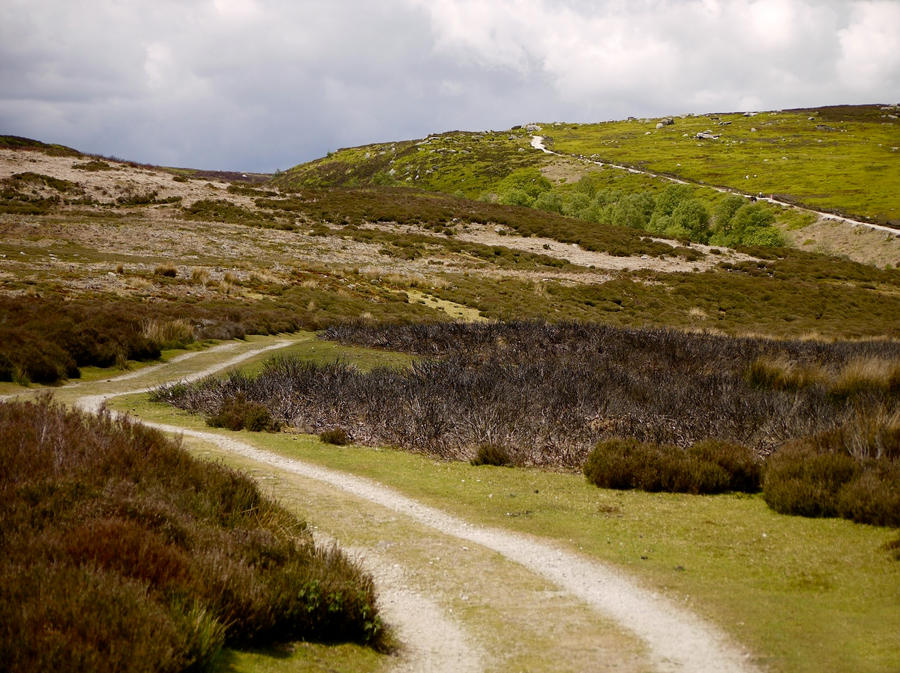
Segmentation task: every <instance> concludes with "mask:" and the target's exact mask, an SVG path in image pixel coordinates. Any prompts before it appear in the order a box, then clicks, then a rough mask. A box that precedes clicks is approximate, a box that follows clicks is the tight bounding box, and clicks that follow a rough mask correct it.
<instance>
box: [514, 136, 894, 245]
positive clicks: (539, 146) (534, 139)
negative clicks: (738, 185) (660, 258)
mask: <svg viewBox="0 0 900 673" xmlns="http://www.w3.org/2000/svg"><path fill="white" fill-rule="evenodd" d="M531 146H532V147H533V148H534V149H536V150H540V151H541V152H543V153H544V154H553V155H555V156H558V157H571V158H574V159H580V160H581V161H587V162H588V163H592V164H596V165H597V166H611V167H612V168H618V169H619V170H623V171H628V172H629V173H637V174H640V175H649V176H651V177H654V178H659V179H661V180H668V181H669V182H674V183H676V184H679V185H688V184H699V183H695V182H690V181H688V180H682V179H681V178H673V177H672V176H671V175H663V174H662V173H654V172H653V171H645V170H641V169H639V168H634V167H632V166H624V165H622V164H614V163H611V162H609V161H595V160H593V159H588V158H586V157H583V156H581V155H580V154H564V153H562V152H554V151H553V150H548V149H547V148H546V147H545V146H544V137H543V136H531ZM702 186H703V187H709V188H711V189H715V190H716V191H717V192H722V193H723V194H736V195H738V196H743V197H744V198H747V199H751V198H755V199H756V200H758V201H767V202H768V203H773V204H775V205H776V206H782V207H784V208H793V209H794V210H796V211H799V212H801V213H811V214H813V215H818V216H819V217H821V218H823V219H825V220H833V221H837V222H844V223H846V224H849V225H850V226H853V227H868V228H869V229H875V230H876V231H885V232H887V233H889V234H893V235H894V236H900V229H894V228H893V227H886V226H884V225H883V224H872V223H871V222H863V221H862V220H854V219H853V218H852V217H843V216H842V215H835V214H834V213H826V212H824V211H821V210H814V209H812V208H806V207H804V206H798V205H796V204H793V203H789V202H787V201H781V200H779V199H776V198H775V197H771V196H756V195H754V194H747V193H746V192H742V191H739V190H737V189H729V188H727V187H715V186H713V185H705V184H704V185H702Z"/></svg>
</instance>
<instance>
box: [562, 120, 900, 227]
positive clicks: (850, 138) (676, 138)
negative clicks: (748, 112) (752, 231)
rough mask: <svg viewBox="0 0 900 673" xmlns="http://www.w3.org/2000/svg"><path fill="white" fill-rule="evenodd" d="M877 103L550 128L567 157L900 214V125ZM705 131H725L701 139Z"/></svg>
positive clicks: (858, 211)
mask: <svg viewBox="0 0 900 673" xmlns="http://www.w3.org/2000/svg"><path fill="white" fill-rule="evenodd" d="M878 107H879V106H858V107H851V106H846V107H843V108H819V109H817V110H796V111H783V112H777V113H769V112H764V113H760V114H759V115H757V116H755V117H744V116H743V115H742V114H739V113H732V114H717V115H697V116H694V117H678V118H676V119H675V124H674V125H672V126H665V127H663V128H662V129H656V128H655V125H656V122H657V121H658V120H657V119H651V120H633V121H617V122H605V123H601V124H578V125H574V124H565V125H559V126H555V125H547V126H546V127H545V130H544V134H545V136H546V137H547V141H546V143H547V145H548V147H550V148H552V149H554V150H556V151H559V152H563V153H567V154H580V155H585V156H589V157H594V158H597V159H600V160H606V161H611V162H617V163H623V164H628V165H634V166H636V167H640V168H643V169H647V170H651V171H654V172H658V173H665V174H670V175H677V176H679V177H682V178H685V179H687V180H691V181H695V182H700V183H706V184H710V185H719V186H728V187H732V188H735V189H739V190H740V191H743V192H747V193H751V194H754V193H757V192H762V193H764V194H766V195H769V194H776V195H780V196H783V197H787V199H788V200H793V201H796V202H799V203H803V204H805V205H809V206H812V207H815V208H818V209H824V210H833V211H835V212H841V213H846V214H853V215H861V216H866V217H870V218H872V219H875V220H878V221H890V220H893V221H900V197H898V194H900V150H893V149H892V148H895V147H898V146H900V123H898V121H897V120H894V119H889V118H885V117H882V115H883V114H885V113H883V112H881V111H880V110H879V109H878ZM713 117H714V118H713ZM809 117H813V119H812V120H810V119H809ZM720 122H728V125H726V126H719V123H720ZM817 126H819V127H829V128H830V129H834V130H827V129H824V128H820V129H817V128H816V127H817ZM751 128H755V129H756V131H751ZM707 129H709V130H712V131H714V132H715V133H721V137H720V138H719V139H718V140H705V141H704V140H697V139H696V138H695V137H694V136H695V135H696V134H697V133H698V132H700V131H705V130H707ZM648 131H649V132H650V133H649V134H647V132H648ZM685 134H687V137H685Z"/></svg>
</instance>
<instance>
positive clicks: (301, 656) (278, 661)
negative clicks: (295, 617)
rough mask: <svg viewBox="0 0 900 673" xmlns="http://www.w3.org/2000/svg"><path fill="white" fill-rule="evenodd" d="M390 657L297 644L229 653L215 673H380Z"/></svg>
mask: <svg viewBox="0 0 900 673" xmlns="http://www.w3.org/2000/svg"><path fill="white" fill-rule="evenodd" d="M385 666H386V657H385V655H383V654H378V653H377V652H374V651H373V650H372V649H370V648H367V647H360V646H359V645H319V644H317V643H295V644H294V645H290V646H285V647H280V648H272V649H268V650H251V651H238V650H227V649H226V650H225V651H223V652H222V654H221V655H220V657H219V660H218V661H217V662H216V666H215V667H214V668H213V671H214V673H379V672H380V671H383V670H385Z"/></svg>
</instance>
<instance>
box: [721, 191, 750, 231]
mask: <svg viewBox="0 0 900 673" xmlns="http://www.w3.org/2000/svg"><path fill="white" fill-rule="evenodd" d="M746 204H747V200H746V199H745V198H744V197H743V196H738V195H737V194H729V195H728V196H726V197H725V198H724V199H722V200H721V201H719V203H718V204H717V205H716V207H715V210H713V228H714V229H715V231H724V232H728V231H730V230H731V220H732V218H734V214H735V213H736V212H737V211H738V210H739V209H740V208H741V206H744V205H746Z"/></svg>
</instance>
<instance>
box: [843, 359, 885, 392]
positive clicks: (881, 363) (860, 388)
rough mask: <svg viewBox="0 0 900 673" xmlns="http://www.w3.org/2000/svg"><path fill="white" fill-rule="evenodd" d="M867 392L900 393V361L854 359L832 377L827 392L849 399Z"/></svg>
mask: <svg viewBox="0 0 900 673" xmlns="http://www.w3.org/2000/svg"><path fill="white" fill-rule="evenodd" d="M867 391H880V392H889V393H898V392H900V359H894V360H887V359H884V358H856V359H854V360H852V361H850V362H849V363H847V365H846V366H845V367H843V368H842V369H841V370H840V372H839V373H838V374H837V376H836V377H834V380H833V381H832V382H831V385H830V386H829V392H830V393H831V394H832V395H835V396H837V397H850V396H851V395H857V394H860V393H864V392H867Z"/></svg>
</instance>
